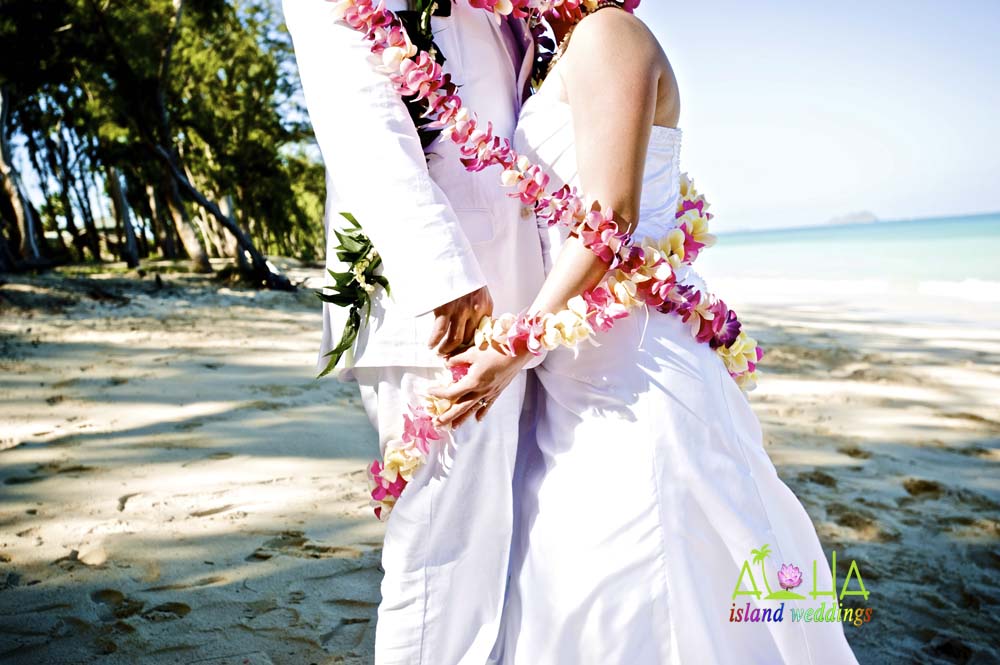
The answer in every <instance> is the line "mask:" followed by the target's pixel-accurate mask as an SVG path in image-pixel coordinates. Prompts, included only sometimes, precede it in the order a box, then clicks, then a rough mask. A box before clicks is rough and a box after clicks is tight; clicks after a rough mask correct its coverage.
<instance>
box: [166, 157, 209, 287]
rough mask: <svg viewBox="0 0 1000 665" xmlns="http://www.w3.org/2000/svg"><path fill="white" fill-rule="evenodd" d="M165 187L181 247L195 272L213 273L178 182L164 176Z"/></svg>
mask: <svg viewBox="0 0 1000 665" xmlns="http://www.w3.org/2000/svg"><path fill="white" fill-rule="evenodd" d="M164 185H165V186H166V190H167V209H168V210H169V211H170V217H171V219H172V221H173V223H174V228H175V229H176V231H177V235H178V237H179V238H180V240H181V245H183V246H184V251H185V252H187V255H188V257H190V259H191V262H192V263H193V264H194V270H195V272H212V264H211V263H210V262H209V260H208V252H206V251H205V245H203V244H202V242H201V239H200V238H199V237H198V231H197V230H196V229H195V228H194V224H192V223H191V218H190V217H188V213H187V210H185V208H184V200H183V199H182V198H181V192H180V189H178V187H177V182H176V180H175V179H174V178H171V177H170V176H169V175H166V176H164Z"/></svg>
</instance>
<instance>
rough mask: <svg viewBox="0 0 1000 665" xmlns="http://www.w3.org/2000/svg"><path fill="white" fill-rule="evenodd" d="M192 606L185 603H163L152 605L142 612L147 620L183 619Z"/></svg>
mask: <svg viewBox="0 0 1000 665" xmlns="http://www.w3.org/2000/svg"><path fill="white" fill-rule="evenodd" d="M190 612H191V608H190V607H189V606H187V605H185V604H184V603H163V604H162V605H157V606H156V607H151V608H149V609H148V610H146V611H145V612H143V613H142V615H141V616H142V618H143V619H145V620H146V621H152V622H160V621H174V620H176V619H183V618H184V617H186V616H187V615H188V614H190Z"/></svg>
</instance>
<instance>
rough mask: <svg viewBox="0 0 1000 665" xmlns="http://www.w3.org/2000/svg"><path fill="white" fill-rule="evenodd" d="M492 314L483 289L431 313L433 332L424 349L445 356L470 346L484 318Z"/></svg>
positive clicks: (490, 305)
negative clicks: (435, 351) (428, 348)
mask: <svg viewBox="0 0 1000 665" xmlns="http://www.w3.org/2000/svg"><path fill="white" fill-rule="evenodd" d="M492 314H493V298H492V297H491V296H490V290H489V289H487V288H486V287H485V286H484V287H483V288H481V289H479V290H478V291H473V292H472V293H467V294H466V295H464V296H462V297H460V298H455V299H454V300H452V301H451V302H450V303H447V304H445V305H441V306H440V307H438V308H437V309H435V310H434V329H433V330H432V331H431V339H430V341H429V342H428V344H427V346H429V347H430V348H432V349H433V348H435V347H436V348H437V352H438V353H439V354H441V355H442V356H447V355H450V354H452V353H454V352H455V351H457V350H459V349H460V348H462V347H463V346H468V345H469V344H471V343H472V339H473V337H475V334H476V328H477V327H478V326H479V322H480V321H482V319H483V317H484V316H490V315H492Z"/></svg>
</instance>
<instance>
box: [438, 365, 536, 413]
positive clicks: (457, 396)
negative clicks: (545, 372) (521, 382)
mask: <svg viewBox="0 0 1000 665" xmlns="http://www.w3.org/2000/svg"><path fill="white" fill-rule="evenodd" d="M530 357H531V356H530V355H528V354H527V353H524V354H521V355H518V356H508V355H506V354H504V353H501V352H500V351H499V350H497V349H496V348H495V347H494V346H492V345H490V346H487V347H486V348H485V349H480V348H477V347H472V348H470V349H467V350H465V351H463V352H462V353H459V354H457V355H454V356H452V357H450V358H448V361H447V364H448V367H449V368H452V367H467V368H468V371H467V372H466V374H465V376H463V377H462V378H461V379H459V380H458V381H456V382H455V383H452V384H451V385H448V386H441V387H439V388H433V389H431V390H430V394H431V395H432V396H434V397H437V398H439V399H446V400H448V401H449V402H451V406H449V407H448V409H447V410H446V411H445V412H444V413H442V414H440V415H439V416H438V417H437V422H438V423H439V424H441V425H446V426H447V425H450V426H451V427H452V428H456V427H459V426H460V425H461V424H462V423H464V422H465V421H466V420H468V419H469V418H470V417H473V416H475V418H476V420H482V419H483V417H485V416H486V412H487V411H489V410H490V407H491V406H493V401H494V400H496V398H497V397H499V396H500V393H502V392H503V391H504V389H505V388H506V387H507V386H508V385H510V382H511V381H513V380H514V377H516V376H517V374H518V372H520V371H521V370H522V369H523V368H524V366H525V365H526V364H527V362H528V360H529V358H530Z"/></svg>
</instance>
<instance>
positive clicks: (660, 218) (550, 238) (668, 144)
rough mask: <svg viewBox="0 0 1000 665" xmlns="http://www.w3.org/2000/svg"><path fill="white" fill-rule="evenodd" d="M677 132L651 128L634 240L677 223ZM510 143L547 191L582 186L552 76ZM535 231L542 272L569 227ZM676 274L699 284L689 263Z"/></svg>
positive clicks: (566, 109) (567, 112)
mask: <svg viewBox="0 0 1000 665" xmlns="http://www.w3.org/2000/svg"><path fill="white" fill-rule="evenodd" d="M609 122H613V120H610V121H609ZM681 134H682V133H681V130H680V129H676V128H672V127H660V126H654V127H653V128H652V131H651V133H650V137H649V148H648V150H647V151H646V163H645V165H644V167H643V178H642V195H641V197H640V202H639V223H638V225H637V226H636V229H635V231H634V232H633V234H632V235H633V237H635V238H636V240H638V241H641V240H642V239H644V238H646V237H650V238H661V237H663V236H664V235H666V234H667V232H668V231H670V230H671V229H673V228H675V227H676V226H677V218H676V213H677V203H678V200H679V198H680V153H681ZM514 148H515V149H516V150H517V152H518V153H519V154H521V155H524V156H526V157H528V159H530V160H531V161H532V162H533V163H535V164H538V165H540V166H541V167H542V168H543V169H544V170H545V172H546V173H548V174H549V176H550V178H551V181H550V184H549V191H554V190H556V189H558V188H560V187H562V186H563V185H570V186H573V187H576V188H577V189H580V190H581V191H582V188H581V187H580V170H579V167H578V164H577V159H576V138H575V135H574V132H573V115H572V111H571V108H570V105H569V104H568V103H566V102H564V101H563V100H562V99H561V91H560V90H559V81H558V78H555V80H552V81H550V82H547V83H546V84H545V85H543V86H542V88H541V90H539V91H538V93H536V94H535V95H534V96H533V97H531V98H530V99H528V101H527V102H525V104H524V106H523V108H522V109H521V116H520V119H519V120H518V124H517V130H516V131H515V134H514ZM584 194H586V193H585V192H584ZM539 234H540V236H541V241H542V254H543V258H544V259H545V272H546V274H547V273H548V271H549V270H550V269H551V267H552V263H553V262H554V260H555V256H556V255H557V254H558V251H559V248H560V247H561V246H562V243H563V242H565V240H566V237H567V236H568V234H569V229H566V228H561V227H554V228H544V227H543V228H539ZM678 279H679V281H681V282H688V283H693V284H694V285H695V286H697V287H699V288H704V281H703V280H702V279H701V278H700V277H699V276H698V275H697V274H696V273H694V271H693V270H691V269H690V268H689V267H684V268H681V269H679V270H678Z"/></svg>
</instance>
